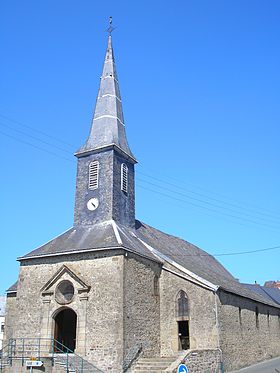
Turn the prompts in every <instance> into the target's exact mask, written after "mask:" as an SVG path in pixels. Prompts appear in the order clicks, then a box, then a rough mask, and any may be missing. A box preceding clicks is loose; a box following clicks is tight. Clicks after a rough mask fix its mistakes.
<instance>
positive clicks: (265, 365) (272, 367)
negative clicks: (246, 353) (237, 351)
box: [229, 357, 280, 373]
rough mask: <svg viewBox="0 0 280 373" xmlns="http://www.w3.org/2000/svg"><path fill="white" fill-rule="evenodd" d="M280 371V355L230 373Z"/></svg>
mask: <svg viewBox="0 0 280 373" xmlns="http://www.w3.org/2000/svg"><path fill="white" fill-rule="evenodd" d="M276 369H277V370H278V371H279V372H278V373H280V357H276V358H274V359H270V360H266V361H263V362H261V363H259V364H255V365H251V366H250V367H247V368H242V369H240V370H235V371H232V372H229V373H277V370H276Z"/></svg>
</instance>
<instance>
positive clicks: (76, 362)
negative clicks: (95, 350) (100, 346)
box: [0, 338, 102, 373]
mask: <svg viewBox="0 0 280 373" xmlns="http://www.w3.org/2000/svg"><path fill="white" fill-rule="evenodd" d="M57 354H59V355H57ZM58 356H60V357H61V359H60V360H61V362H62V363H63V364H64V365H65V369H66V372H68V371H69V369H73V370H74V371H75V372H77V373H86V372H88V373H93V372H100V373H102V371H101V370H100V369H98V368H96V367H95V366H94V365H93V364H91V363H89V362H88V361H86V360H85V359H84V358H82V357H81V356H79V355H77V354H76V353H75V352H74V351H72V350H71V349H70V348H69V347H67V346H65V345H64V344H63V343H61V342H60V341H58V340H56V339H55V338H10V339H9V343H8V344H7V345H6V346H5V347H4V348H3V349H2V355H1V357H0V372H2V371H3V363H4V360H5V359H6V361H7V363H9V365H12V361H13V359H21V363H22V366H23V365H24V362H25V361H26V360H28V359H31V358H35V359H38V360H40V359H41V358H44V357H45V358H51V359H52V361H53V362H54V360H55V359H56V360H59V359H58Z"/></svg>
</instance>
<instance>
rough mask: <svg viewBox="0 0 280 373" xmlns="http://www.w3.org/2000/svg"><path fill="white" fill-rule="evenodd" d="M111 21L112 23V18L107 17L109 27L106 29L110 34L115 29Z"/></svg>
mask: <svg viewBox="0 0 280 373" xmlns="http://www.w3.org/2000/svg"><path fill="white" fill-rule="evenodd" d="M112 23H113V18H112V17H110V18H109V27H108V28H107V30H106V31H107V32H108V33H109V35H111V34H112V32H113V31H114V30H115V27H113V26H112Z"/></svg>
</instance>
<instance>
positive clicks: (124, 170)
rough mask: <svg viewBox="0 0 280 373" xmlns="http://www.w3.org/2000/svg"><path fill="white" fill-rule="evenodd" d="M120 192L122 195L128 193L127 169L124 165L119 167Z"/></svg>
mask: <svg viewBox="0 0 280 373" xmlns="http://www.w3.org/2000/svg"><path fill="white" fill-rule="evenodd" d="M121 190H122V191H123V192H124V193H127V191H128V168H127V165H126V164H125V163H122V165H121Z"/></svg>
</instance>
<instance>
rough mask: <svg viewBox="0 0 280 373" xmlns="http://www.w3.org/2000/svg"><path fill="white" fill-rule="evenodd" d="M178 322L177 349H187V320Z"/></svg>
mask: <svg viewBox="0 0 280 373" xmlns="http://www.w3.org/2000/svg"><path fill="white" fill-rule="evenodd" d="M177 322H178V336H179V350H188V349H189V348H190V332H189V321H177Z"/></svg>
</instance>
